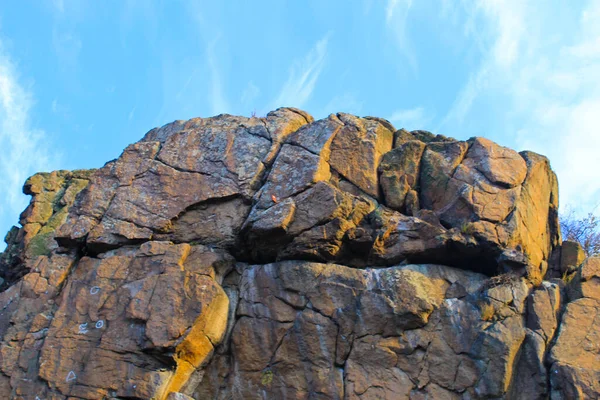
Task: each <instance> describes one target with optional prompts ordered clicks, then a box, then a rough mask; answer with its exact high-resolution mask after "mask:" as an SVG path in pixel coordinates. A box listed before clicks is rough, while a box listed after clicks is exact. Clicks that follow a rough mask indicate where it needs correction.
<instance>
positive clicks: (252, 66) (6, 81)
mask: <svg viewBox="0 0 600 400" xmlns="http://www.w3.org/2000/svg"><path fill="white" fill-rule="evenodd" d="M599 20H600V2H598V1H589V2H586V1H576V2H564V1H541V0H540V1H527V0H516V1H511V0H507V1H499V0H498V1H493V0H489V1H479V2H478V1H466V0H464V1H460V0H456V1H454V0H445V1H442V0H439V1H410V0H388V1H385V0H381V1H376V0H365V1H362V2H361V1H358V0H357V1H347V0H344V1H325V0H314V1H284V0H272V1H266V0H265V1H260V0H253V1H242V0H239V1H155V2H152V1H150V0H139V1H135V0H129V1H116V0H108V1H101V2H100V1H89V2H84V1H80V0H73V1H70V0H55V1H39V2H38V1H25V2H16V1H13V2H4V3H3V5H2V8H0V231H1V232H6V231H7V230H8V228H9V227H10V226H11V225H13V224H16V223H17V220H18V214H19V213H20V211H21V210H22V209H23V208H24V207H25V205H26V204H27V202H28V198H27V197H26V196H24V195H22V194H21V186H22V184H23V182H24V181H25V179H26V178H27V177H28V176H29V175H31V174H33V173H35V172H37V171H50V170H53V169H75V168H91V167H100V166H102V165H103V164H104V163H105V162H106V161H108V160H111V159H114V158H116V157H118V155H119V154H120V152H121V151H122V150H123V148H124V147H125V146H126V145H127V144H129V143H132V142H135V141H137V140H139V139H140V138H141V137H142V136H143V134H144V133H145V132H146V131H148V130H149V129H151V128H153V127H155V126H158V125H163V124H165V123H167V122H170V121H173V120H175V119H187V118H191V117H198V116H200V117H206V116H211V115H215V114H219V113H223V112H227V113H231V114H240V115H248V116H249V115H250V114H251V113H253V112H255V113H256V114H257V115H259V116H260V115H264V114H266V113H267V112H268V111H269V110H271V109H274V108H277V107H279V106H295V107H299V108H302V109H304V110H306V111H308V112H309V113H311V114H312V115H313V116H315V117H317V118H320V117H325V116H326V115H328V114H329V113H332V112H338V111H344V112H350V113H354V114H357V115H360V116H366V115H375V116H379V117H384V118H388V119H390V120H391V121H392V122H393V123H394V125H395V126H396V127H397V128H401V127H405V128H407V129H427V130H431V131H433V132H435V133H442V134H445V135H449V136H453V137H456V138H459V139H466V138H469V137H471V136H485V137H487V138H490V139H492V140H495V141H496V142H498V143H500V144H502V145H504V146H509V147H512V148H515V149H518V150H525V149H528V150H534V151H537V152H539V153H542V154H544V155H547V156H548V157H549V158H550V160H551V162H552V166H553V168H554V169H555V170H556V171H557V173H558V175H559V181H560V191H561V203H562V205H563V206H565V205H570V206H572V207H575V208H577V207H579V208H581V209H582V210H584V211H585V210H589V209H591V208H592V207H593V206H595V205H596V204H597V203H598V201H600V196H599V195H600V173H599V171H600V132H598V130H599V127H600V24H599V23H598V21H599ZM0 248H2V246H1V245H0Z"/></svg>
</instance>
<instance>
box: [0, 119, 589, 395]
mask: <svg viewBox="0 0 600 400" xmlns="http://www.w3.org/2000/svg"><path fill="white" fill-rule="evenodd" d="M557 185H558V183H557V180H556V177H555V175H554V173H553V172H552V170H551V169H550V165H549V162H548V160H547V159H545V158H544V157H542V156H540V155H537V154H534V153H531V152H523V153H517V152H514V151H513V150H510V149H507V148H504V147H501V146H499V145H497V144H495V143H493V142H491V141H489V140H487V139H484V138H472V139H469V140H467V141H457V140H454V139H451V138H447V137H444V136H441V135H437V136H436V135H433V134H431V133H429V132H426V131H412V132H408V131H405V130H403V129H401V130H396V129H395V128H394V127H393V126H392V125H391V124H390V123H389V122H388V121H386V120H383V119H379V118H375V117H364V118H359V117H356V116H352V115H348V114H342V113H340V114H332V115H330V116H329V117H327V118H324V119H322V120H318V121H314V120H313V118H312V117H311V116H310V115H308V114H307V113H305V112H303V111H300V110H296V109H291V108H282V109H278V110H276V111H273V112H271V113H269V114H268V115H267V116H266V117H265V118H244V117H236V116H230V115H219V116H216V117H212V118H206V119H201V118H197V119H192V120H189V121H175V122H173V123H171V124H168V125H165V126H164V127H162V128H157V129H153V130H151V131H150V132H148V133H147V134H146V135H145V137H144V138H143V139H142V140H141V141H139V142H137V143H135V144H132V145H130V146H129V147H127V148H126V149H125V151H124V152H123V154H122V155H121V156H120V157H119V158H118V159H116V160H114V161H111V162H109V163H107V164H106V165H105V166H104V167H102V168H100V169H98V170H96V171H75V172H67V171H58V172H54V173H51V174H38V175H35V176H34V177H32V178H30V179H29V180H28V182H27V183H26V185H25V193H27V194H30V195H32V200H31V205H30V206H29V207H28V209H27V210H26V211H25V212H24V213H23V215H22V217H21V221H20V222H21V225H22V227H21V228H14V229H13V230H12V231H11V232H9V234H8V235H7V240H6V241H7V243H8V247H7V250H6V251H5V253H3V254H2V255H1V256H0V277H1V278H2V279H3V280H4V281H5V283H4V284H3V286H2V287H0V398H17V399H99V398H107V399H108V398H116V399H150V398H152V399H190V398H192V399H411V400H417V399H480V398H481V399H500V398H504V399H545V398H556V399H574V398H581V399H584V398H595V397H597V396H598V393H599V392H600V387H599V385H598V382H600V338H598V337H597V336H598V335H597V332H598V330H599V328H600V325H599V324H600V317H598V315H599V314H598V310H599V308H598V307H599V303H598V302H600V289H599V288H600V284H599V282H600V267H599V265H600V262H599V261H598V259H589V260H586V261H585V262H583V263H582V261H583V260H582V259H581V258H580V257H579V253H577V252H576V251H573V249H571V247H572V246H571V245H570V244H568V243H565V244H562V246H561V238H560V231H559V225H558V220H557V209H558V196H557V193H558V189H557V187H558V186H557ZM80 191H81V192H80ZM79 192H80V193H79ZM78 193H79V194H78ZM569 246H571V247H569ZM579 264H581V266H580V267H578V266H579ZM565 272H567V273H565ZM563 273H565V274H563ZM563 275H564V277H565V279H566V280H568V282H564V281H563V280H561V279H559V278H560V277H562V276H563ZM544 279H546V280H544Z"/></svg>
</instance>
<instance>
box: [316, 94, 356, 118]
mask: <svg viewBox="0 0 600 400" xmlns="http://www.w3.org/2000/svg"><path fill="white" fill-rule="evenodd" d="M362 108H363V102H362V101H360V100H358V98H357V96H356V95H355V94H353V93H342V94H339V95H336V96H334V97H333V98H332V99H331V100H329V103H327V105H326V106H325V107H323V110H324V111H325V112H326V113H333V112H346V113H350V114H356V115H358V114H360V113H361V111H362ZM326 116H327V115H319V114H318V113H316V114H315V117H322V118H324V117H326Z"/></svg>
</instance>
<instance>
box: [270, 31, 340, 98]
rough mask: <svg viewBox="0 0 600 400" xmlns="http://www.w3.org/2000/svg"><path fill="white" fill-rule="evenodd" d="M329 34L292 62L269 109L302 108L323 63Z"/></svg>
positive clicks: (313, 87) (313, 86) (310, 93)
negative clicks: (299, 58) (287, 74)
mask: <svg viewBox="0 0 600 400" xmlns="http://www.w3.org/2000/svg"><path fill="white" fill-rule="evenodd" d="M329 35H330V34H329V33H328V34H327V35H325V36H324V37H323V38H322V39H321V40H319V41H317V43H315V45H314V47H313V48H312V49H311V50H310V51H309V52H308V54H307V55H306V56H305V57H304V58H303V59H302V60H296V61H295V62H294V64H293V65H292V67H291V68H290V73H289V77H288V80H287V81H286V82H285V84H284V85H283V88H282V89H281V92H280V93H279V96H278V97H277V99H276V100H275V101H274V102H273V105H272V106H271V107H270V108H271V109H275V108H278V107H298V108H302V106H304V104H305V103H306V102H307V101H308V99H309V98H310V97H311V95H312V93H313V91H314V89H315V85H316V83H317V79H319V75H321V71H322V70H323V66H324V64H325V58H326V56H327V44H328V42H329Z"/></svg>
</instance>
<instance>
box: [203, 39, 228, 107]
mask: <svg viewBox="0 0 600 400" xmlns="http://www.w3.org/2000/svg"><path fill="white" fill-rule="evenodd" d="M218 40H219V38H218V37H217V38H216V39H215V40H213V41H212V42H210V43H209V44H208V46H206V60H207V62H208V69H209V72H210V99H209V102H210V107H211V112H212V114H213V115H217V114H222V113H226V112H230V110H231V109H230V107H229V103H228V102H227V99H226V97H225V93H224V92H223V83H222V82H221V72H220V71H219V65H218V64H217V57H216V55H215V47H216V45H217V42H218Z"/></svg>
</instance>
